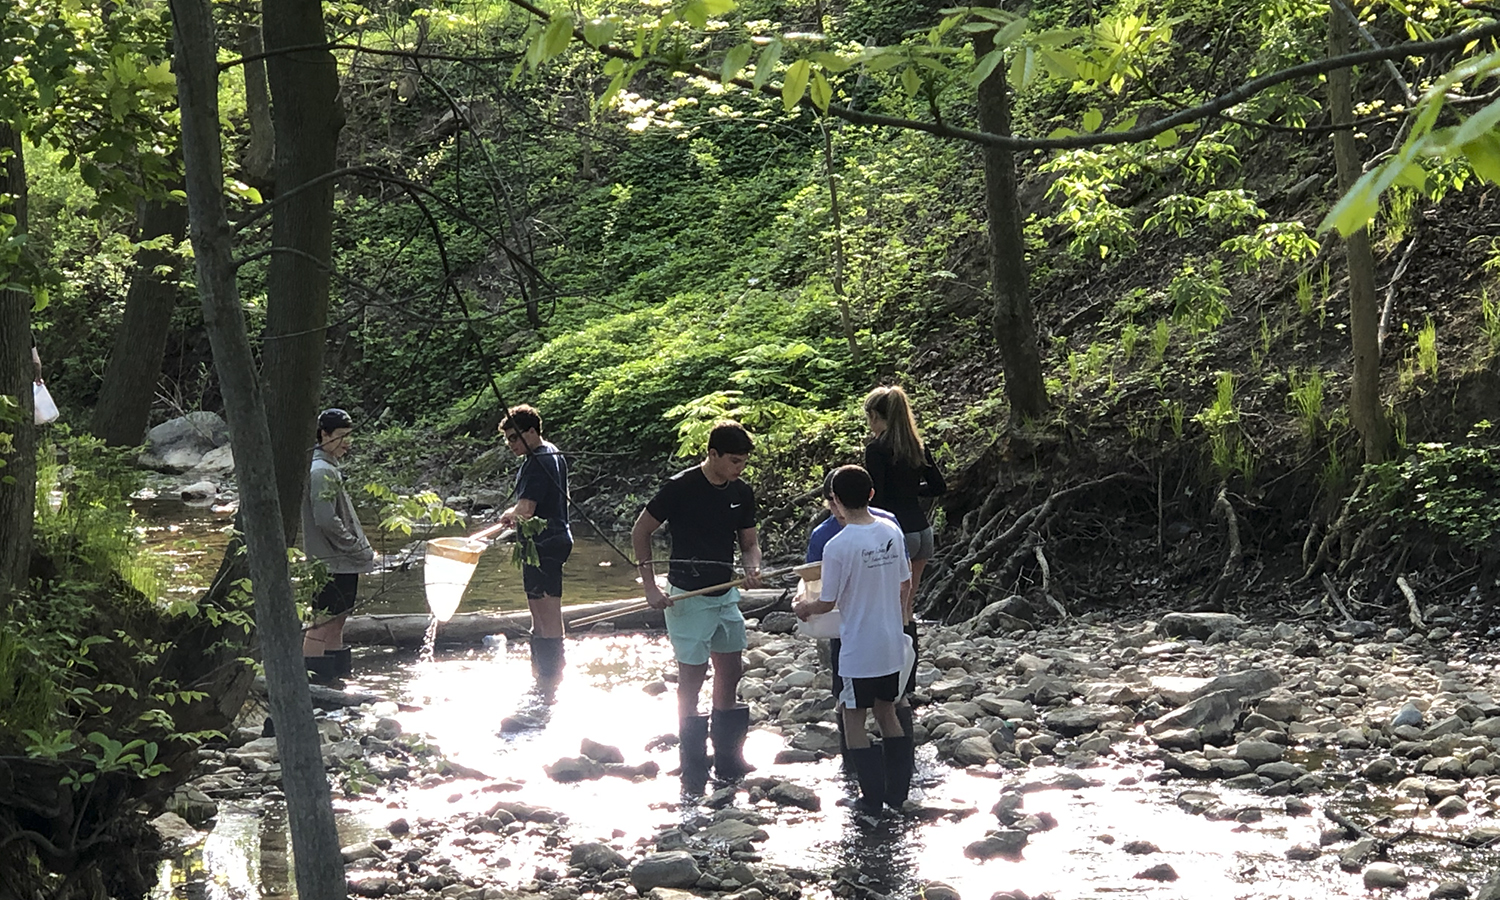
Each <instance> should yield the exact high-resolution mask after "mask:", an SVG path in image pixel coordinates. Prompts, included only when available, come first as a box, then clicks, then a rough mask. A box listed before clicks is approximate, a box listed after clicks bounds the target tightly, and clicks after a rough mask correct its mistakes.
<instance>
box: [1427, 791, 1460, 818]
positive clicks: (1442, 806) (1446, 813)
mask: <svg viewBox="0 0 1500 900" xmlns="http://www.w3.org/2000/svg"><path fill="white" fill-rule="evenodd" d="M1432 811H1433V812H1435V813H1437V814H1438V815H1440V816H1442V817H1443V818H1445V819H1451V818H1453V817H1455V816H1461V815H1463V814H1464V813H1467V812H1468V811H1469V804H1467V803H1465V802H1464V798H1462V797H1459V796H1451V797H1444V798H1443V799H1442V800H1441V801H1440V802H1439V803H1438V804H1437V805H1436V806H1434V807H1433V808H1432Z"/></svg>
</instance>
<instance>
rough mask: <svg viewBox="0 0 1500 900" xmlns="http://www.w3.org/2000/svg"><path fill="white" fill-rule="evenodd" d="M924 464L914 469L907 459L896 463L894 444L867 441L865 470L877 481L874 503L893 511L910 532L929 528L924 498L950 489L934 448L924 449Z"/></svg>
mask: <svg viewBox="0 0 1500 900" xmlns="http://www.w3.org/2000/svg"><path fill="white" fill-rule="evenodd" d="M922 456H923V465H922V467H921V468H913V467H912V466H911V465H910V464H908V463H905V462H897V460H896V457H895V453H894V451H892V449H891V445H890V444H889V443H887V442H886V441H883V440H881V439H880V438H876V439H874V440H872V441H870V442H869V443H868V444H865V469H866V470H867V471H868V472H869V473H870V478H871V480H873V481H874V482H875V499H873V500H871V501H870V505H871V506H878V507H880V508H881V509H886V510H890V511H891V512H892V513H894V514H895V516H896V521H897V523H899V524H900V525H901V530H902V531H903V532H906V533H908V534H910V533H911V532H913V531H921V530H922V529H924V528H926V527H927V524H928V523H927V514H926V513H924V512H922V504H921V503H920V501H919V498H921V497H939V496H942V495H943V494H944V493H946V492H947V490H948V485H947V483H945V482H944V481H943V473H942V472H941V471H940V470H939V469H938V467H937V463H936V462H934V461H933V458H932V451H931V450H929V449H927V448H926V447H923V448H922Z"/></svg>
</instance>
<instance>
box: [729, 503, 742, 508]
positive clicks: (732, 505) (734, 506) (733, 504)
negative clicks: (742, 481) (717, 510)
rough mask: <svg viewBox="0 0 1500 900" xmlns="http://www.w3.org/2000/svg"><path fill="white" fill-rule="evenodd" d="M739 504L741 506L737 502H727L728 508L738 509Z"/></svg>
mask: <svg viewBox="0 0 1500 900" xmlns="http://www.w3.org/2000/svg"><path fill="white" fill-rule="evenodd" d="M740 506H741V504H739V503H731V504H729V508H730V509H739V508H740Z"/></svg>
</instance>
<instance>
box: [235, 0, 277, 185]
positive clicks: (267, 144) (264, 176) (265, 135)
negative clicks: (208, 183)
mask: <svg viewBox="0 0 1500 900" xmlns="http://www.w3.org/2000/svg"><path fill="white" fill-rule="evenodd" d="M262 49H263V47H262V45H261V40H260V26H259V25H256V24H255V23H253V22H245V23H243V24H241V25H240V54H241V55H242V56H244V57H246V58H247V59H248V58H249V57H252V56H259V55H260V54H261V50H262ZM241 68H242V70H243V72H244V77H245V110H246V111H247V112H248V113H249V115H250V141H249V143H248V145H247V146H246V147H245V159H244V163H243V164H244V167H245V181H246V182H248V183H249V184H253V185H255V186H257V187H263V186H267V185H270V184H272V183H273V182H272V179H271V166H272V164H273V162H274V161H275V159H274V157H275V152H276V130H275V127H274V126H273V125H272V123H271V91H270V88H268V87H267V86H266V61H265V60H264V59H257V60H254V61H253V62H247V63H245V64H244V65H243V66H242V67H241Z"/></svg>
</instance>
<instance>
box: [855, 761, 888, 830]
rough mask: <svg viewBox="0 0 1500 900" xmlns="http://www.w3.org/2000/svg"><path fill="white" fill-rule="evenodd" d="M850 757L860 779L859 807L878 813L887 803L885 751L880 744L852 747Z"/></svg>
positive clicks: (868, 811) (862, 809)
mask: <svg viewBox="0 0 1500 900" xmlns="http://www.w3.org/2000/svg"><path fill="white" fill-rule="evenodd" d="M849 759H850V760H851V761H853V763H854V773H855V776H856V777H857V778H858V779H859V809H860V810H861V811H863V812H867V813H874V814H876V815H878V814H879V813H880V808H881V806H883V805H884V803H885V753H884V752H883V751H882V750H881V748H880V747H879V746H870V747H860V748H858V749H855V748H852V747H851V748H850V749H849Z"/></svg>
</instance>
